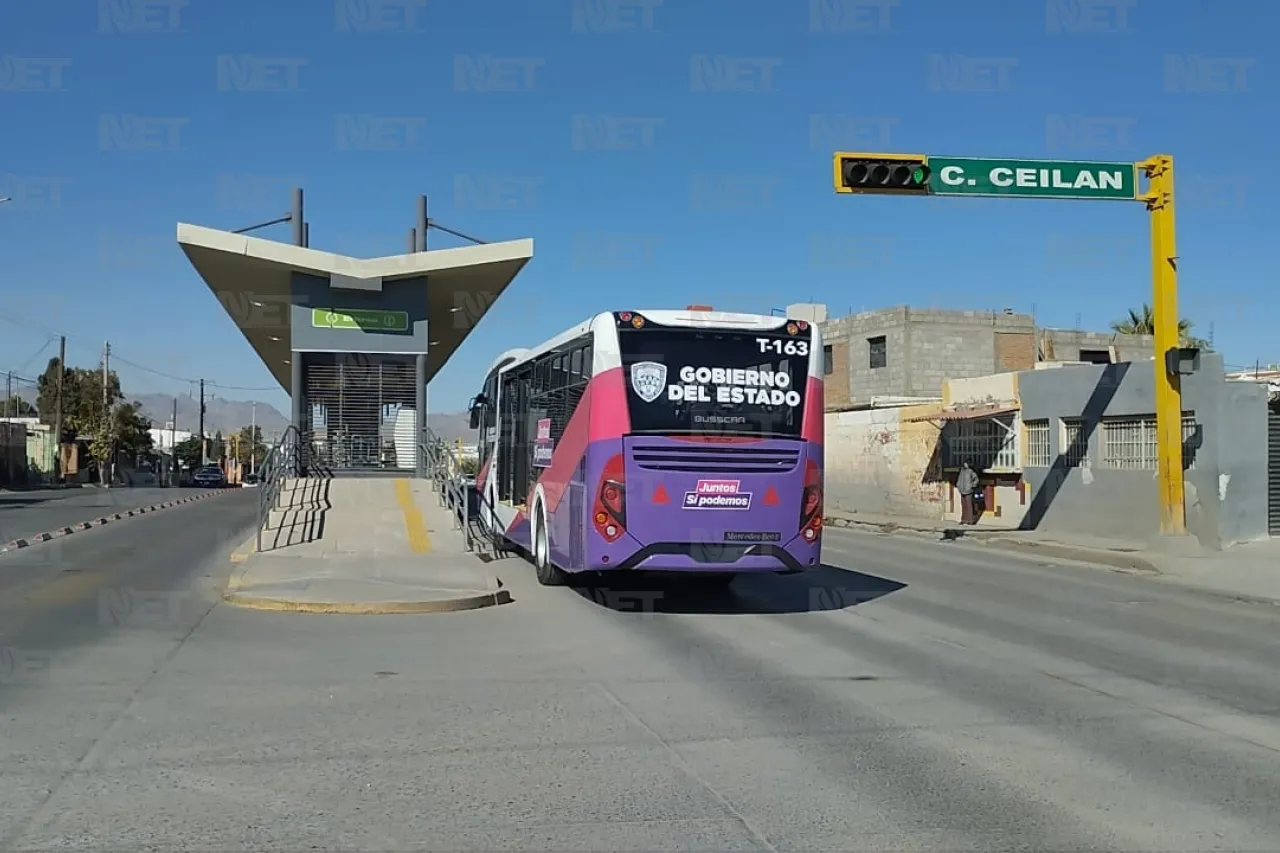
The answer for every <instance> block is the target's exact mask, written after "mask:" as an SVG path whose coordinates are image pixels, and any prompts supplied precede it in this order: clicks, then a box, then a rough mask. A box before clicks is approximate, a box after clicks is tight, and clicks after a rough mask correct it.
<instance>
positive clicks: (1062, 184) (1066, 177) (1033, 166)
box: [929, 156, 1138, 201]
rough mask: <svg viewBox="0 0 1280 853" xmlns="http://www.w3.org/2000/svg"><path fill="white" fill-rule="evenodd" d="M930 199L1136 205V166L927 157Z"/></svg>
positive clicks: (1067, 161)
mask: <svg viewBox="0 0 1280 853" xmlns="http://www.w3.org/2000/svg"><path fill="white" fill-rule="evenodd" d="M929 171H930V173H931V174H930V176H929V192H930V193H931V194H932V195H957V196H963V195H973V196H1012V197H1015V198H1077V199H1098V200H1104V201H1134V200H1135V199H1137V197H1138V167H1137V166H1136V165H1135V164H1134V163H1093V162H1081V161H1074V160H1010V159H999V160H997V159H987V158H978V157H934V156H930V157H929Z"/></svg>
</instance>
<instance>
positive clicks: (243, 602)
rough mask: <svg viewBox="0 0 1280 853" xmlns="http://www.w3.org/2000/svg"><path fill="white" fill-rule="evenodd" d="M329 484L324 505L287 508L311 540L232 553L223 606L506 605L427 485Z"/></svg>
mask: <svg viewBox="0 0 1280 853" xmlns="http://www.w3.org/2000/svg"><path fill="white" fill-rule="evenodd" d="M312 482H315V481H312ZM326 482H327V484H328V485H327V489H326V495H325V498H324V500H323V504H324V507H323V508H322V509H316V508H312V507H302V506H299V507H296V508H294V509H293V511H294V512H296V513H298V514H300V515H305V516H307V521H305V522H303V523H304V524H305V525H307V526H308V527H310V528H312V529H313V530H314V533H313V534H311V535H308V536H307V537H306V538H307V539H308V540H309V541H303V542H298V543H297V544H288V545H285V546H283V547H279V548H276V549H274V550H269V551H264V552H263V553H255V552H254V551H253V548H254V541H253V540H250V541H249V542H246V543H245V544H244V545H243V546H241V548H240V549H237V551H236V553H235V554H233V555H232V558H231V559H232V562H233V563H236V564H238V565H239V566H241V567H242V568H239V569H237V570H236V571H234V572H233V575H232V578H231V580H230V582H229V583H228V586H227V590H226V592H225V594H224V596H223V598H224V599H225V600H226V601H227V602H228V603H229V604H233V605H236V606H239V607H246V608H250V609H254V610H276V611H288V612H295V613H346V614H366V615H370V614H389V613H440V612H448V611H456V610H474V609H477V608H480V607H488V606H491V605H494V604H504V603H506V602H507V601H509V600H510V594H509V593H508V592H507V591H506V590H505V589H503V588H502V585H501V583H500V582H499V581H498V579H497V577H496V576H494V575H493V574H492V572H491V571H489V569H488V567H487V565H486V564H485V563H483V562H481V561H480V560H479V559H478V558H477V557H476V556H475V555H474V554H471V553H469V552H468V551H467V550H466V546H465V543H464V541H463V537H462V532H461V531H460V530H455V529H453V518H452V516H450V515H449V513H448V512H447V511H446V510H445V509H444V508H443V507H441V506H440V504H439V500H438V499H437V497H436V495H435V493H434V492H433V491H432V490H431V487H430V485H429V484H428V483H427V482H425V481H420V480H410V479H385V478H369V479H354V478H352V479H347V478H335V479H333V480H329V481H326ZM286 512H287V511H286ZM311 516H319V521H318V522H314V521H312V520H311ZM280 523H282V524H289V523H290V522H289V521H287V520H286V521H283V522H280ZM265 539H266V537H264V541H265Z"/></svg>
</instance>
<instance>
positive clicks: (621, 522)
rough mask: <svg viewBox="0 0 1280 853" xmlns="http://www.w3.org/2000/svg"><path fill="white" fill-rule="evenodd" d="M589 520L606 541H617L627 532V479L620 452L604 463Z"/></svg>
mask: <svg viewBox="0 0 1280 853" xmlns="http://www.w3.org/2000/svg"><path fill="white" fill-rule="evenodd" d="M591 520H592V521H593V522H594V523H595V527H596V532H597V533H599V534H600V535H601V536H603V537H604V539H605V541H606V542H610V543H612V542H617V541H618V540H619V539H620V538H622V534H624V533H626V532H627V479H626V467H625V465H624V464H623V459H622V454H618V455H617V456H614V457H612V458H611V459H610V460H609V461H608V462H606V463H605V465H604V471H603V472H602V473H601V474H600V484H599V486H597V488H596V502H595V506H594V507H593V509H592V513H591Z"/></svg>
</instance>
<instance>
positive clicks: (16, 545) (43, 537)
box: [0, 489, 238, 554]
mask: <svg viewBox="0 0 1280 853" xmlns="http://www.w3.org/2000/svg"><path fill="white" fill-rule="evenodd" d="M231 491H238V490H237V489H213V490H211V491H208V492H204V493H203V494H199V495H192V496H191V497H187V498H178V499H177V500H172V501H166V502H165V503H161V504H150V505H149V506H142V507H137V508H136V509H130V510H125V511H124V512H117V513H113V514H111V515H104V516H102V517H101V518H95V519H94V520H93V521H80V522H77V523H75V524H72V525H70V526H68V527H60V528H58V529H57V530H53V531H49V532H46V533H37V534H35V535H34V536H28V537H25V538H22V539H13V540H11V541H9V542H7V543H5V544H4V545H3V546H0V554H3V553H5V552H6V551H17V550H19V549H21V548H30V547H31V546H32V545H37V544H39V543H41V542H48V541H50V540H52V539H61V538H62V537H63V536H70V535H71V534H73V533H79V532H80V531H81V530H92V529H93V528H95V527H102V526H103V525H104V524H110V523H111V522H113V521H123V520H124V519H126V518H133V517H134V516H136V515H146V514H147V513H149V512H159V511H160V510H162V509H169V508H170V507H175V506H181V505H182V504H189V503H192V502H194V501H202V500H207V499H208V498H211V497H214V496H215V495H220V494H223V493H225V492H231Z"/></svg>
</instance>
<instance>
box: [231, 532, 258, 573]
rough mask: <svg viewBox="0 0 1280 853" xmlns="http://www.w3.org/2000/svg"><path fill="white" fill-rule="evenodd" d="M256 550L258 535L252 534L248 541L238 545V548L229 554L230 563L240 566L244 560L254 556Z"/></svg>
mask: <svg viewBox="0 0 1280 853" xmlns="http://www.w3.org/2000/svg"><path fill="white" fill-rule="evenodd" d="M257 548H258V534H257V533H254V534H253V535H252V536H250V537H249V538H248V539H246V540H244V541H243V542H241V543H240V547H238V548H236V549H235V550H234V551H232V552H231V562H232V563H234V564H235V565H237V566H238V565H240V564H241V563H243V562H244V561H245V560H247V559H249V558H250V557H252V556H253V555H254V553H255V552H256V551H257Z"/></svg>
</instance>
